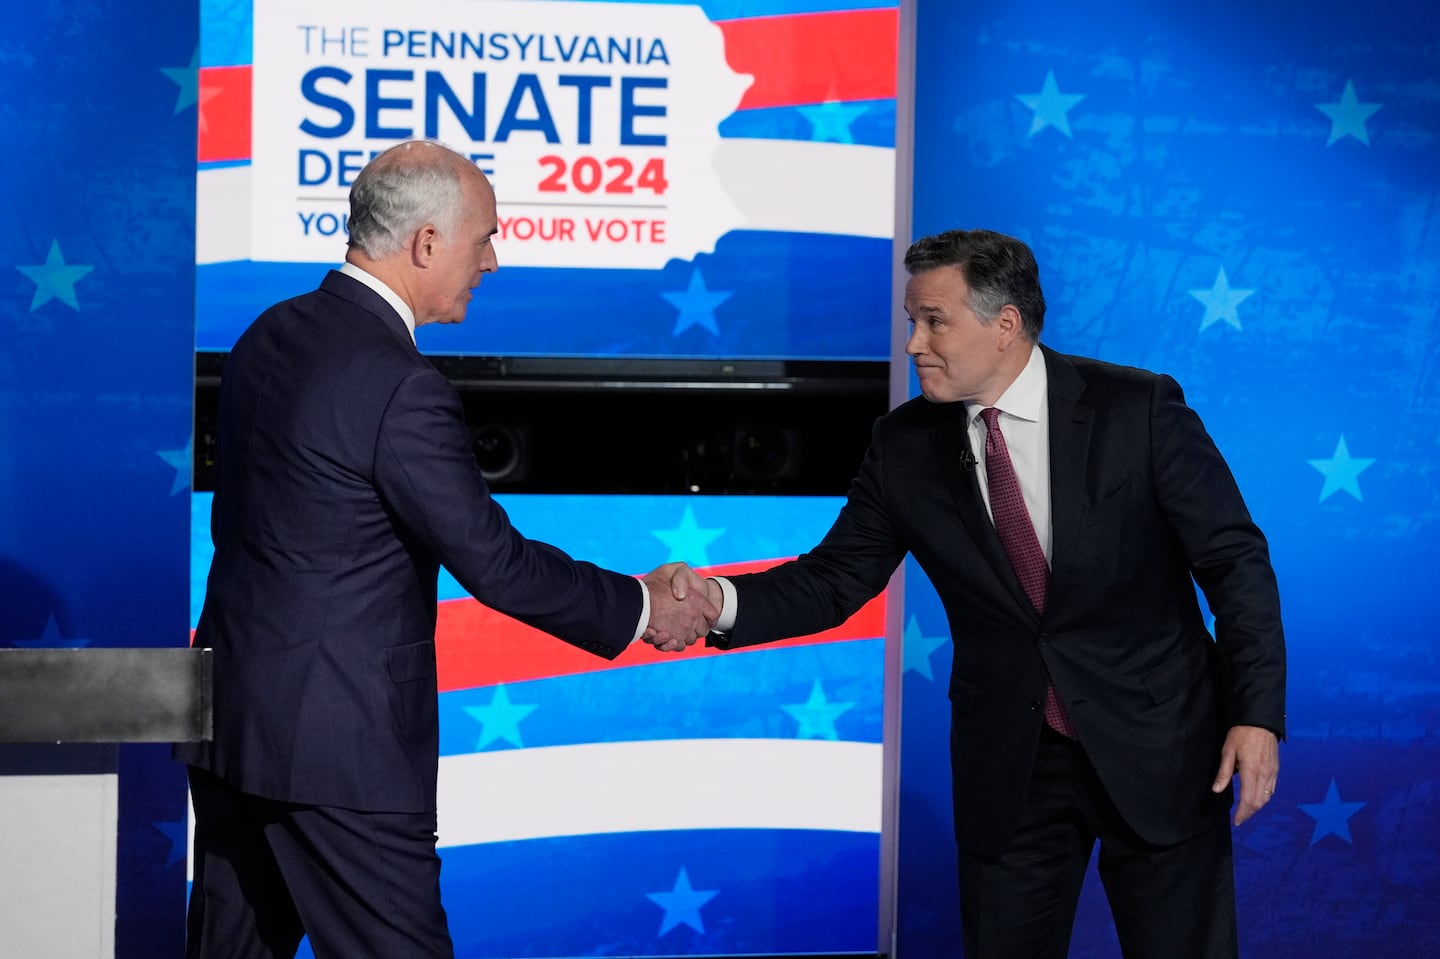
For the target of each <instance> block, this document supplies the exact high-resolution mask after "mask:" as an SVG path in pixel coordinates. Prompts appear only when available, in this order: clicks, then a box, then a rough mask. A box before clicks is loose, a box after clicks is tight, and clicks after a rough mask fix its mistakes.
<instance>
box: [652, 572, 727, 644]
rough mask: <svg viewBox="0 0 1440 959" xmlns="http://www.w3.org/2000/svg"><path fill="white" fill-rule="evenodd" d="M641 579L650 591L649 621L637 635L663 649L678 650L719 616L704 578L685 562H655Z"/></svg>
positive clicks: (709, 626)
mask: <svg viewBox="0 0 1440 959" xmlns="http://www.w3.org/2000/svg"><path fill="white" fill-rule="evenodd" d="M641 582H643V583H644V584H645V588H646V589H647V590H649V591H650V622H649V623H647V624H646V626H645V632H644V634H642V635H641V637H640V638H641V639H643V640H644V641H645V642H647V643H649V644H650V645H651V646H654V647H655V648H656V649H658V650H660V651H662V652H666V653H678V652H680V651H682V650H684V649H686V648H687V647H689V646H691V645H693V644H694V643H695V641H696V640H697V639H699V638H700V637H701V636H704V635H705V634H706V633H708V632H709V631H710V630H711V629H713V628H714V626H715V621H716V620H717V619H719V617H720V607H719V606H717V605H715V604H714V603H712V602H711V601H710V598H709V594H708V591H707V590H706V588H705V580H704V579H703V578H702V577H701V576H700V575H699V574H698V573H696V572H695V571H694V570H693V569H691V568H690V567H689V566H686V565H685V564H684V563H666V564H665V565H663V566H658V567H656V568H655V569H653V570H651V571H650V572H648V573H646V574H645V576H644V578H643V579H642V580H641Z"/></svg>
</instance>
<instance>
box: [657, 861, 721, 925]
mask: <svg viewBox="0 0 1440 959" xmlns="http://www.w3.org/2000/svg"><path fill="white" fill-rule="evenodd" d="M719 891H720V890H718V889H693V888H691V886H690V877H689V876H688V875H687V874H686V872H685V867H684V866H681V867H680V874H679V875H678V876H676V877H675V886H674V888H672V889H671V890H670V891H669V892H647V893H646V894H645V896H646V898H648V899H649V900H650V901H651V902H653V903H655V904H656V905H657V906H659V907H660V908H661V909H664V910H665V915H664V917H663V918H661V920H660V932H659V935H662V936H663V935H665V933H667V932H669V931H670V930H671V929H674V928H675V927H676V926H679V925H686V926H689V927H690V928H691V929H694V930H695V931H696V932H698V933H701V934H703V933H704V932H705V923H704V922H703V921H702V920H701V919H700V907H701V906H703V905H705V904H706V903H707V902H709V901H710V900H711V899H714V898H715V895H716V893H718V892H719Z"/></svg>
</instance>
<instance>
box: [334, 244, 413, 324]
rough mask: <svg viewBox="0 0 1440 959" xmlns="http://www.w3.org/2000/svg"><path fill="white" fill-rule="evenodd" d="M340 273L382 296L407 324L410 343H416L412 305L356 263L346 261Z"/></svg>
mask: <svg viewBox="0 0 1440 959" xmlns="http://www.w3.org/2000/svg"><path fill="white" fill-rule="evenodd" d="M340 272H341V273H344V274H345V275H346V276H348V277H350V278H352V279H355V280H359V281H360V282H361V283H364V284H365V285H366V286H368V287H370V289H372V290H374V291H375V292H376V293H378V294H380V296H381V297H383V298H384V300H385V302H386V303H389V304H390V307H391V309H393V310H394V311H395V312H396V313H398V314H399V315H400V319H401V320H402V321H404V323H405V329H407V330H409V331H410V341H411V342H412V343H413V342H415V311H414V310H412V309H410V305H409V304H408V303H406V302H405V301H404V300H402V299H400V294H399V293H396V292H395V291H394V290H392V289H390V287H388V286H386V285H385V284H384V282H383V281H381V280H379V279H377V278H376V277H374V276H372V275H371V274H369V273H366V272H365V271H364V270H362V269H360V267H358V266H356V265H355V264H354V263H351V262H350V261H349V260H346V261H345V262H344V263H342V264H341V265H340Z"/></svg>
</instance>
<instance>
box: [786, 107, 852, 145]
mask: <svg viewBox="0 0 1440 959" xmlns="http://www.w3.org/2000/svg"><path fill="white" fill-rule="evenodd" d="M795 109H797V110H799V111H800V115H801V116H803V117H804V118H805V119H807V120H809V121H810V126H811V128H812V129H813V131H814V132H813V133H812V134H811V136H810V139H812V140H816V141H822V142H823V141H826V140H829V141H832V142H835V143H854V142H855V138H854V137H853V136H851V135H850V124H852V123H854V122H855V120H856V118H857V117H859V116H860V114H862V113H864V112H865V111H866V110H868V109H870V108H869V107H868V106H867V105H866V104H863V103H840V102H838V101H835V100H827V101H825V102H824V103H820V104H813V105H810V106H804V107H796V108H795Z"/></svg>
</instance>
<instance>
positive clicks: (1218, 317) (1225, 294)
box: [1190, 266, 1255, 330]
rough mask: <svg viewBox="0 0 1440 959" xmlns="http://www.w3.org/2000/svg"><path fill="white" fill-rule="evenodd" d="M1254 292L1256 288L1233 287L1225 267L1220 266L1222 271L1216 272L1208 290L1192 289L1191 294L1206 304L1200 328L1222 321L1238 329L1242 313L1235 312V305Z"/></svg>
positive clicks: (1206, 327)
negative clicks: (1213, 281)
mask: <svg viewBox="0 0 1440 959" xmlns="http://www.w3.org/2000/svg"><path fill="white" fill-rule="evenodd" d="M1254 292H1255V291H1254V290H1236V289H1231V287H1230V279H1229V278H1228V277H1227V276H1226V275H1225V267H1223V266H1222V267H1220V272H1219V273H1217V274H1215V285H1214V286H1212V287H1210V289H1208V290H1191V291H1190V295H1191V296H1193V297H1195V299H1197V300H1199V301H1200V302H1201V303H1204V304H1205V316H1204V318H1203V319H1201V320H1200V329H1202V330H1205V329H1208V328H1209V327H1211V326H1214V325H1215V324H1216V323H1219V322H1221V321H1224V322H1226V323H1228V324H1230V325H1231V326H1233V327H1235V329H1237V330H1238V329H1240V315H1239V314H1238V313H1236V312H1235V307H1237V306H1239V305H1240V304H1241V303H1243V302H1245V300H1246V299H1248V298H1249V297H1250V294H1252V293H1254Z"/></svg>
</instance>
